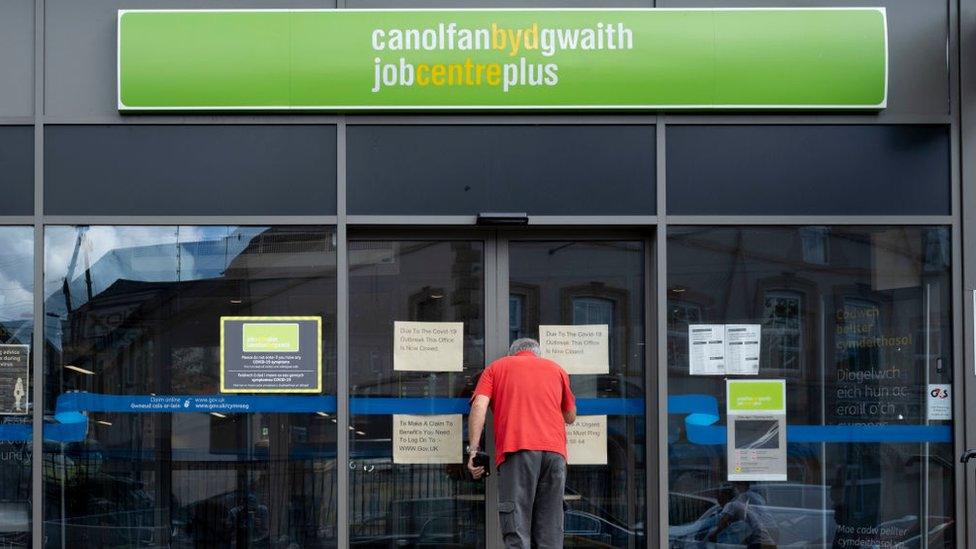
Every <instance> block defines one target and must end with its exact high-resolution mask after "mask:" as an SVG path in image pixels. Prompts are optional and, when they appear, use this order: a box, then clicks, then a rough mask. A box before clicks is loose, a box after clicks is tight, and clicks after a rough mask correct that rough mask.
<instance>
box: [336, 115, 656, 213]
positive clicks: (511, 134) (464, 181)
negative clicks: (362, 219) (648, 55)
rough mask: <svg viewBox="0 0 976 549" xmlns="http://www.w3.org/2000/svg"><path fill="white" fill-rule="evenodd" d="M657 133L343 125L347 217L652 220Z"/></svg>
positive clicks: (647, 129)
mask: <svg viewBox="0 0 976 549" xmlns="http://www.w3.org/2000/svg"><path fill="white" fill-rule="evenodd" d="M654 140H655V130H654V127H653V126H589V125H587V126H582V125H578V126H349V131H348V151H347V155H348V177H349V188H348V200H349V213H350V215H358V214H373V215H390V214H422V215H465V214H467V215H474V214H477V213H479V212H486V211H496V212H526V213H529V214H533V215H650V214H652V213H653V212H654V193H655V190H654V179H655V174H654V161H655V154H654V151H655V146H654Z"/></svg>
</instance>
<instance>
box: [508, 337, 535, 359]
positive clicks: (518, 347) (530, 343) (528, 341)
mask: <svg viewBox="0 0 976 549" xmlns="http://www.w3.org/2000/svg"><path fill="white" fill-rule="evenodd" d="M522 351H532V354H534V355H535V356H542V349H541V348H539V342H538V341H536V340H534V339H532V338H531V337H523V338H520V339H516V340H515V341H513V342H512V346H511V347H509V348H508V354H510V355H514V354H518V353H521V352H522Z"/></svg>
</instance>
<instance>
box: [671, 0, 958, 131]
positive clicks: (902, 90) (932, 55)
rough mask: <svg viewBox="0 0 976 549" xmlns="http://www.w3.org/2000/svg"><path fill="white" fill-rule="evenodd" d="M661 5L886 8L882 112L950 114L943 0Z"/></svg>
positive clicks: (674, 0) (680, 0) (717, 0)
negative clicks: (885, 91) (885, 92)
mask: <svg viewBox="0 0 976 549" xmlns="http://www.w3.org/2000/svg"><path fill="white" fill-rule="evenodd" d="M657 5H658V7H668V8H684V7H829V6H845V7H855V6H857V7H871V8H873V7H879V6H880V7H884V8H886V12H887V14H888V62H889V66H888V108H887V109H885V110H884V111H883V112H882V115H893V114H912V115H917V114H928V115H930V114H948V113H949V64H948V62H947V59H946V48H947V47H948V40H949V36H948V31H949V3H948V2H946V1H945V0H853V1H849V2H841V1H827V2H817V1H816V0H813V1H810V0H806V1H803V0H659V1H658V4H657Z"/></svg>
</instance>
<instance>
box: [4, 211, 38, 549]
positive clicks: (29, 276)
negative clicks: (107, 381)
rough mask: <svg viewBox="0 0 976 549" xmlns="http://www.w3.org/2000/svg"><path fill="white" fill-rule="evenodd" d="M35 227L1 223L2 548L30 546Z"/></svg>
mask: <svg viewBox="0 0 976 549" xmlns="http://www.w3.org/2000/svg"><path fill="white" fill-rule="evenodd" d="M33 258H34V229H33V228H31V227H0V414H2V415H0V547H30V546H31V464H32V462H33V456H32V454H31V451H32V448H31V426H30V424H31V417H32V413H33V412H34V406H33V400H34V398H33V388H34V379H33V378H32V377H31V372H32V371H33V370H32V368H31V363H30V356H31V346H32V344H33V335H34V274H33V273H34V259H33Z"/></svg>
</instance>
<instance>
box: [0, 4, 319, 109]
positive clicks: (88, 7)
mask: <svg viewBox="0 0 976 549" xmlns="http://www.w3.org/2000/svg"><path fill="white" fill-rule="evenodd" d="M3 1H6V0H3ZM285 4H287V5H285ZM285 7H287V8H334V7H335V0H289V1H288V2H287V3H283V2H280V1H278V0H193V1H187V2H173V1H172V0H83V1H80V0H46V1H45V12H46V16H45V22H46V29H45V33H44V36H45V50H44V62H45V103H46V114H48V115H50V116H92V115H112V116H116V117H118V116H119V114H118V109H117V106H118V105H117V103H116V47H117V43H116V32H115V26H116V20H117V11H118V10H119V9H149V8H163V9H166V8H168V9H176V8H190V9H201V8H218V9H231V8H240V9H244V8H285Z"/></svg>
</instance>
